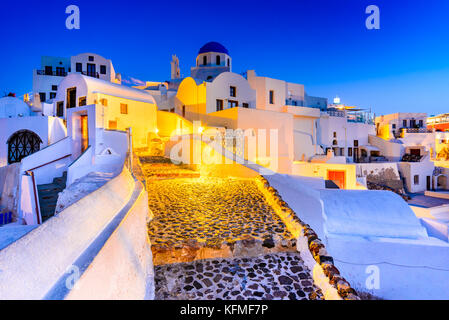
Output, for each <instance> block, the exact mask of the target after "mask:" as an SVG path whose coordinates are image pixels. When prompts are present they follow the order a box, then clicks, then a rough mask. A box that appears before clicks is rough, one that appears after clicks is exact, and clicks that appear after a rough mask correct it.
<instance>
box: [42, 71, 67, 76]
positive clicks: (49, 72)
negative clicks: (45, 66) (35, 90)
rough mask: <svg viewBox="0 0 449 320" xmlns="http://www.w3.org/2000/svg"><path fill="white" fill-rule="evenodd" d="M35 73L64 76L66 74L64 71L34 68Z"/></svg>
mask: <svg viewBox="0 0 449 320" xmlns="http://www.w3.org/2000/svg"><path fill="white" fill-rule="evenodd" d="M36 74H37V75H40V76H55V77H65V76H66V75H67V72H66V71H48V70H36Z"/></svg>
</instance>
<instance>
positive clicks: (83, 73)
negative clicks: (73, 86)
mask: <svg viewBox="0 0 449 320" xmlns="http://www.w3.org/2000/svg"><path fill="white" fill-rule="evenodd" d="M81 74H82V75H83V76H88V77H92V78H97V79H100V74H99V73H98V72H89V71H82V72H81Z"/></svg>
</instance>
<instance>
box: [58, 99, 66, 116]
mask: <svg viewBox="0 0 449 320" xmlns="http://www.w3.org/2000/svg"><path fill="white" fill-rule="evenodd" d="M56 116H57V117H63V116H64V101H58V103H57V104H56Z"/></svg>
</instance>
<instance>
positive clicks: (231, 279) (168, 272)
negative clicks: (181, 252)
mask: <svg viewBox="0 0 449 320" xmlns="http://www.w3.org/2000/svg"><path fill="white" fill-rule="evenodd" d="M155 274H156V277H155V282H156V297H155V298H156V299H157V300H310V299H313V300H315V299H316V300H320V299H322V293H321V291H320V290H318V289H317V288H316V287H315V286H314V284H313V281H312V280H311V279H310V271H309V270H307V269H306V267H305V266H304V265H303V262H302V260H301V258H300V257H299V254H298V253H288V252H286V253H278V254H270V255H264V256H259V257H253V258H237V259H213V260H200V261H196V262H193V263H180V264H171V265H163V266H157V267H155Z"/></svg>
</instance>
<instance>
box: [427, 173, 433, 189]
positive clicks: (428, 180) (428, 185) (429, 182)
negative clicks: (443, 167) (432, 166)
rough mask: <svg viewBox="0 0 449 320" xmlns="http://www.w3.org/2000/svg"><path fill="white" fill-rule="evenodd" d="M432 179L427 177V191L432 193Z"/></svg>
mask: <svg viewBox="0 0 449 320" xmlns="http://www.w3.org/2000/svg"><path fill="white" fill-rule="evenodd" d="M430 178H431V177H430V176H427V190H428V191H430V190H432V183H431V179H430Z"/></svg>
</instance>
